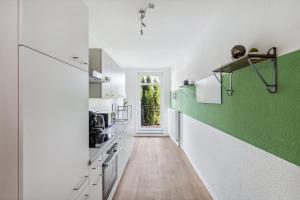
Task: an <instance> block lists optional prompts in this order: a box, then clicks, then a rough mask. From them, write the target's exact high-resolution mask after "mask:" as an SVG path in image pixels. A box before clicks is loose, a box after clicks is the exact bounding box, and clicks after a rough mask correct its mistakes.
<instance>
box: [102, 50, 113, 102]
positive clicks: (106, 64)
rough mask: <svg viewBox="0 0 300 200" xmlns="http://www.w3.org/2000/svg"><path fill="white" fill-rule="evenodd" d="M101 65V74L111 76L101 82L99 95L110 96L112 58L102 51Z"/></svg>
mask: <svg viewBox="0 0 300 200" xmlns="http://www.w3.org/2000/svg"><path fill="white" fill-rule="evenodd" d="M101 61H102V66H101V71H102V74H104V75H106V76H108V77H110V78H111V80H110V81H109V82H106V83H102V87H101V94H102V95H101V96H102V98H111V97H112V81H113V78H112V65H113V64H112V59H111V58H110V56H109V55H108V54H107V53H105V52H104V51H102V60H101Z"/></svg>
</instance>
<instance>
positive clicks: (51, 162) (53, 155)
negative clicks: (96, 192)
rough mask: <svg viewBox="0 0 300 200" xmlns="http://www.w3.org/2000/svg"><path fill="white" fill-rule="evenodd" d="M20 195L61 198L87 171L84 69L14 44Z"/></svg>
mask: <svg viewBox="0 0 300 200" xmlns="http://www.w3.org/2000/svg"><path fill="white" fill-rule="evenodd" d="M19 51H20V78H21V80H20V93H21V109H20V120H21V139H23V148H22V155H21V156H22V160H23V163H22V164H23V170H22V173H21V179H23V199H24V200H41V199H43V200H53V199H55V200H66V199H69V197H70V195H72V194H73V192H72V190H73V187H74V186H76V185H77V184H78V182H80V180H82V178H83V177H84V176H86V175H87V174H88V161H89V146H88V144H89V142H88V120H87V119H88V73H87V72H85V71H83V70H81V69H78V68H75V67H72V66H70V65H66V64H64V63H62V62H60V61H57V60H54V59H52V58H49V57H47V56H44V55H42V54H39V53H37V52H34V51H32V50H29V49H27V48H25V47H21V48H20V50H19Z"/></svg>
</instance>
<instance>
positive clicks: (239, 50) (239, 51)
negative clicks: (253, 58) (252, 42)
mask: <svg viewBox="0 0 300 200" xmlns="http://www.w3.org/2000/svg"><path fill="white" fill-rule="evenodd" d="M245 54H246V48H245V47H244V46H243V45H235V46H234V47H232V49H231V55H232V58H234V59H238V58H240V57H242V56H244V55H245Z"/></svg>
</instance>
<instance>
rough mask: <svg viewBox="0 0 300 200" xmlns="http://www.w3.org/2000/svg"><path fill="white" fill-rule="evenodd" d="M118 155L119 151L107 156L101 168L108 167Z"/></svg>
mask: <svg viewBox="0 0 300 200" xmlns="http://www.w3.org/2000/svg"><path fill="white" fill-rule="evenodd" d="M118 153H119V149H118V150H116V151H114V153H112V154H110V155H109V156H108V158H107V159H106V160H105V162H104V163H103V166H104V167H107V166H109V165H110V164H111V163H112V161H113V160H114V158H115V157H116V156H117V155H118Z"/></svg>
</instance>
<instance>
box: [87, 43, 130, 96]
mask: <svg viewBox="0 0 300 200" xmlns="http://www.w3.org/2000/svg"><path fill="white" fill-rule="evenodd" d="M89 64H90V65H89V68H90V71H91V70H96V71H97V72H100V73H102V74H103V75H105V76H107V77H109V78H110V80H109V81H108V82H102V83H95V82H93V83H91V82H90V95H89V96H90V98H125V97H126V92H125V72H124V70H123V68H122V67H120V66H119V65H118V64H117V63H116V62H115V61H114V60H113V59H112V58H111V57H110V56H109V55H108V54H107V53H106V52H105V51H103V50H102V49H97V48H95V49H90V50H89Z"/></svg>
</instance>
